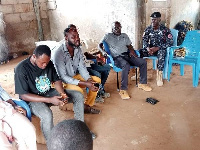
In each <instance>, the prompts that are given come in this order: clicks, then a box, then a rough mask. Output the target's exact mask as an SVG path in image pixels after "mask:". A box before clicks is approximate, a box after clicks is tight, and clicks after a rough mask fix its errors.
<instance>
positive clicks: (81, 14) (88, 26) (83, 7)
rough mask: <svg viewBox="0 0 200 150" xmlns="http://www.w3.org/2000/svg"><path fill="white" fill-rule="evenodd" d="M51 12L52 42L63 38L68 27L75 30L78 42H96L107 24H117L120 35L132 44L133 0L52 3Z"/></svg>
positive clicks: (62, 0) (78, 0) (61, 0)
mask: <svg viewBox="0 0 200 150" xmlns="http://www.w3.org/2000/svg"><path fill="white" fill-rule="evenodd" d="M54 2H55V3H54V4H55V5H56V8H55V9H52V10H49V20H50V26H51V35H52V40H56V41H59V40H61V39H63V30H64V29H65V28H66V27H67V25H68V24H71V23H73V24H75V25H76V26H77V27H78V28H79V33H80V37H81V39H85V40H87V39H93V40H95V41H98V42H99V41H100V39H101V38H102V37H103V36H104V34H105V33H106V32H111V24H112V22H114V21H120V22H121V24H122V32H125V33H127V34H128V35H129V37H130V39H131V41H132V42H133V45H135V43H134V41H135V36H136V35H135V31H136V28H135V26H136V24H135V22H136V17H138V16H137V14H136V11H137V5H136V1H133V0H123V1H122V0H73V1H70V0H56V1H55V0H54Z"/></svg>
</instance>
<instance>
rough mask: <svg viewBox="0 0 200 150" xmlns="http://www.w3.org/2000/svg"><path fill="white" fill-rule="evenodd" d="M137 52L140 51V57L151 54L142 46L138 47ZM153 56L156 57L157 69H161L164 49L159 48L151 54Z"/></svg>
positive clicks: (164, 53) (164, 54) (164, 55)
mask: <svg viewBox="0 0 200 150" xmlns="http://www.w3.org/2000/svg"><path fill="white" fill-rule="evenodd" d="M139 52H140V58H143V57H149V56H151V55H149V53H148V51H147V49H144V48H143V49H140V50H139ZM153 56H157V58H158V63H157V68H158V70H159V71H163V69H164V65H165V57H166V49H159V50H158V51H157V52H155V53H154V54H153Z"/></svg>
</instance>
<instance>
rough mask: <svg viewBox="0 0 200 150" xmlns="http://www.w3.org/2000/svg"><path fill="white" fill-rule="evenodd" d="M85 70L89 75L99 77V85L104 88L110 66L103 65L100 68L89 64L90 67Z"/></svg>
mask: <svg viewBox="0 0 200 150" xmlns="http://www.w3.org/2000/svg"><path fill="white" fill-rule="evenodd" d="M87 70H88V72H89V74H90V75H92V76H97V77H99V78H100V79H101V84H102V86H103V87H104V84H105V83H106V80H107V78H108V75H109V73H110V65H108V64H105V65H103V66H100V65H97V64H91V67H87Z"/></svg>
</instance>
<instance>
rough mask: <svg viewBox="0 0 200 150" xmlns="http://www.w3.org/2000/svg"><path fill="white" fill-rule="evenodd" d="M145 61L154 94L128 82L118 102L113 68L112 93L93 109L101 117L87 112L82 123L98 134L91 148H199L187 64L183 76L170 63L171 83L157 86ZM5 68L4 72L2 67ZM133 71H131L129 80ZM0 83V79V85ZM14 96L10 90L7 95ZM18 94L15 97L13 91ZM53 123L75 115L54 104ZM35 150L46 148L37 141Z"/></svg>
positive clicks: (199, 96) (197, 97) (198, 100)
mask: <svg viewBox="0 0 200 150" xmlns="http://www.w3.org/2000/svg"><path fill="white" fill-rule="evenodd" d="M17 62H18V61H16V62H15V63H14V62H13V63H11V62H10V65H8V64H9V63H8V64H6V65H5V66H4V65H2V66H0V75H1V76H0V77H1V82H4V83H5V84H3V85H4V86H3V85H2V86H3V87H4V88H7V90H10V91H14V89H13V84H14V83H12V80H11V83H10V84H9V82H8V81H9V80H7V78H8V73H9V76H11V75H12V74H13V67H14V66H15V65H16V63H17ZM151 67H152V62H151V61H149V62H148V83H149V85H151V86H152V88H153V91H152V92H144V91H142V90H140V89H138V88H137V87H135V81H129V90H128V92H129V94H130V96H131V99H129V100H122V99H121V98H120V96H119V94H118V91H117V90H116V73H114V72H113V71H111V73H110V76H109V79H108V81H107V83H106V90H107V92H109V93H111V97H110V98H108V99H106V100H105V103H104V104H97V105H96V106H95V107H96V108H99V109H101V110H102V114H100V115H85V122H86V124H87V125H88V126H89V128H90V129H91V130H92V131H93V132H95V133H96V134H97V136H98V137H97V139H95V140H94V150H198V149H199V147H200V143H199V140H200V117H199V113H200V109H199V108H200V92H199V91H200V86H198V87H197V88H193V87H192V68H191V67H186V68H185V75H184V76H180V75H179V66H174V67H173V69H174V72H173V73H172V75H171V80H170V82H167V81H166V80H165V81H164V86H163V87H157V86H156V81H155V80H156V71H155V70H153V69H152V68H151ZM6 70H7V71H6ZM132 75H133V73H132V72H130V74H129V79H130V77H131V76H132ZM1 84H2V83H1ZM10 94H11V95H12V94H13V93H12V92H11V93H10ZM14 96H16V95H14ZM147 97H153V98H156V99H157V100H159V101H160V102H158V103H157V104H156V105H151V104H149V103H146V102H145V100H146V98H147ZM52 110H53V113H54V123H55V124H57V123H58V122H59V121H62V120H64V119H70V118H73V112H72V111H61V110H59V108H58V107H53V108H52ZM38 150H46V146H45V145H42V144H38Z"/></svg>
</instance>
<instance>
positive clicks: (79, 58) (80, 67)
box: [51, 42, 90, 85]
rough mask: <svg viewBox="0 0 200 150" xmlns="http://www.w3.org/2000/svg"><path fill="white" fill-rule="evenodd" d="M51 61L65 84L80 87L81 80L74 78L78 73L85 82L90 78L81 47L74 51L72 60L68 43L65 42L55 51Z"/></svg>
mask: <svg viewBox="0 0 200 150" xmlns="http://www.w3.org/2000/svg"><path fill="white" fill-rule="evenodd" d="M51 59H52V61H53V63H54V66H55V68H56V71H57V73H58V75H59V76H60V78H61V80H62V81H63V82H64V83H68V84H74V85H78V83H79V81H80V80H77V79H74V78H73V77H74V76H75V75H76V74H77V73H79V74H80V75H81V76H82V77H83V79H85V80H88V79H89V78H90V75H89V72H88V71H87V68H86V66H85V63H84V60H83V53H82V50H81V49H80V47H79V48H75V49H74V56H73V58H71V55H70V54H69V51H68V49H67V47H66V43H65V42H64V43H63V44H61V45H60V47H59V48H58V49H55V50H54V53H53V55H52V57H51Z"/></svg>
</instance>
